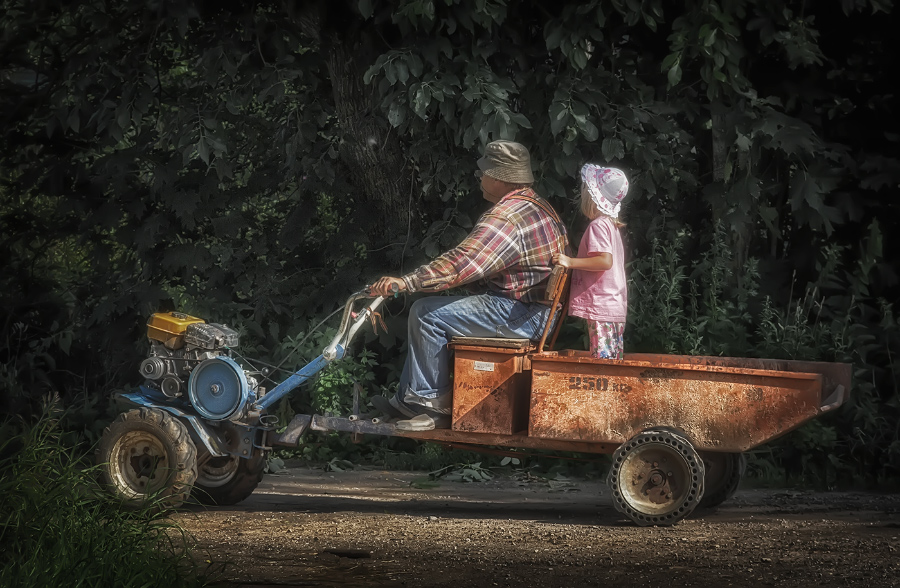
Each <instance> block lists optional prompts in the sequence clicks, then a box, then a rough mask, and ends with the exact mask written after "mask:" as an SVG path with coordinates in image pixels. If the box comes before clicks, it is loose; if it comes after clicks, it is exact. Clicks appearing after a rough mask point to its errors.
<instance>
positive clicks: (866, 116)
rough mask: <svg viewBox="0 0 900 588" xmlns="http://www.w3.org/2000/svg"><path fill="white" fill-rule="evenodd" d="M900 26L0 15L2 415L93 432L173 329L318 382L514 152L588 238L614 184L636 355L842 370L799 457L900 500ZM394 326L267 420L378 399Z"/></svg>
mask: <svg viewBox="0 0 900 588" xmlns="http://www.w3.org/2000/svg"><path fill="white" fill-rule="evenodd" d="M897 24H898V23H897V14H896V11H894V10H893V9H892V6H891V5H890V3H886V2H883V1H881V0H853V1H849V0H848V1H845V2H819V3H808V2H798V1H789V2H770V1H765V2H749V1H747V0H738V1H734V2H727V3H722V2H708V1H702V2H700V1H697V0H692V1H689V2H686V3H682V4H678V5H674V4H671V3H664V2H661V1H660V0H648V1H644V2H633V1H630V0H629V1H623V0H614V1H612V2H600V1H599V0H589V1H582V2H570V1H567V2H549V1H548V0H538V1H536V2H529V3H515V2H504V1H502V0H484V1H479V2H474V3H473V2H463V1H461V0H446V1H444V2H431V1H428V0H414V1H408V0H404V1H402V2H401V1H396V0H365V1H362V2H360V1H357V0H343V1H335V2H326V1H324V0H318V1H311V2H303V3H295V4H288V5H283V4H279V3H270V2H262V3H254V4H249V5H238V4H227V5H219V4H215V5H213V4H210V3H197V2H192V1H188V2H183V3H180V4H168V3H167V4H164V5H158V6H157V5H156V4H147V3H140V2H134V1H124V2H117V3H106V2H100V1H99V0H75V1H73V2H67V3H64V4H59V3H40V2H38V3H33V2H30V3H26V2H24V1H23V0H0V47H2V51H3V54H4V56H5V57H6V59H5V60H4V65H3V66H2V69H0V122H2V125H3V128H4V130H5V139H6V140H5V141H4V142H3V144H2V145H0V235H2V237H0V258H2V259H4V264H3V265H2V266H0V324H2V325H3V329H2V333H3V337H2V338H0V398H2V399H3V400H4V401H5V405H4V406H2V409H3V410H5V411H10V412H23V411H25V412H27V411H29V410H31V411H34V410H35V407H36V404H37V402H36V401H37V399H38V398H40V397H41V395H43V394H44V393H46V392H48V391H59V392H60V393H61V394H62V396H63V397H64V398H65V399H66V401H67V402H69V403H73V404H74V403H76V402H77V403H80V404H81V406H82V407H83V414H84V417H85V418H83V419H81V422H74V421H73V423H72V426H73V428H77V429H79V430H82V431H85V432H86V434H87V435H90V434H93V433H92V432H91V427H90V422H91V421H90V420H89V416H90V415H92V414H95V413H96V417H97V418H96V420H95V421H94V422H99V421H102V419H103V418H104V417H105V416H106V414H105V413H108V412H109V408H108V401H107V400H108V397H109V396H110V395H111V394H112V392H113V391H115V390H119V389H122V388H126V387H128V386H131V385H133V384H135V383H137V381H138V380H139V376H138V373H137V366H138V364H139V362H140V359H141V358H142V356H143V355H144V354H145V353H146V344H145V343H144V341H145V339H144V337H145V326H144V323H145V321H146V319H147V317H148V316H149V314H151V313H152V312H156V311H165V310H175V309H177V310H182V311H185V312H188V313H190V314H193V315H195V316H201V317H204V318H206V319H208V320H212V321H216V322H224V323H227V324H229V325H232V326H236V327H237V328H239V329H240V330H241V335H242V348H241V350H240V352H241V353H242V354H243V355H245V356H246V357H247V358H255V359H259V360H261V361H263V362H265V363H269V364H272V365H277V364H278V363H280V362H281V361H282V360H284V358H285V357H286V356H287V353H288V352H289V351H290V349H291V348H292V347H291V346H292V345H294V346H298V345H299V346H300V347H302V348H303V349H301V350H300V351H298V354H299V355H298V358H299V357H301V356H302V357H303V358H304V359H307V360H308V359H310V358H312V357H315V356H316V355H318V352H319V351H320V350H321V348H322V346H323V340H324V339H327V335H323V336H322V337H317V338H314V337H312V336H308V334H309V333H310V332H311V331H313V330H315V329H314V328H313V327H312V325H315V324H317V323H318V322H319V321H320V320H321V318H322V317H325V316H327V315H328V314H329V313H331V312H332V311H333V310H334V309H336V308H337V307H338V306H339V304H340V302H341V301H342V300H343V299H344V298H345V297H346V296H347V295H348V294H349V293H350V292H351V291H354V290H357V289H359V287H360V286H361V285H362V284H364V283H366V282H367V281H372V279H373V278H375V277H377V276H379V275H383V274H388V273H393V274H399V273H403V272H406V271H409V270H411V269H413V268H414V267H415V266H416V265H417V264H418V263H420V262H422V261H425V260H427V259H428V258H429V257H433V256H435V255H437V254H439V253H440V252H441V251H442V250H445V249H447V248H449V247H452V246H453V245H455V244H456V243H457V242H458V241H459V240H460V239H461V237H462V236H463V235H464V234H465V233H466V231H467V230H468V229H470V228H471V226H472V224H473V222H474V221H475V219H476V218H477V217H478V214H479V212H480V211H481V210H483V209H484V203H483V201H482V199H481V197H480V194H479V193H478V190H477V187H476V184H475V180H474V179H473V178H472V176H471V171H470V170H471V169H473V165H474V164H473V162H474V160H475V158H476V157H477V156H478V153H479V151H480V148H481V146H482V145H483V144H484V143H486V142H487V141H490V140H493V139H500V138H508V139H515V140H518V141H521V142H523V143H525V144H527V145H528V146H529V148H530V149H531V153H532V157H533V163H534V168H535V175H536V178H537V184H536V188H537V190H538V192H540V193H541V194H542V195H544V196H546V197H548V199H550V200H551V202H552V203H553V204H554V205H555V206H556V207H557V208H558V209H559V210H560V212H561V214H562V217H563V218H564V219H565V220H566V221H567V222H568V224H569V225H570V226H571V227H572V228H573V229H574V230H573V231H572V232H573V235H575V236H577V232H578V231H577V229H578V228H579V227H580V226H582V224H583V222H584V220H583V219H581V218H580V217H579V213H578V210H577V206H576V205H575V204H574V203H573V202H572V200H571V195H572V194H573V192H574V191H575V190H576V188H577V185H578V170H579V168H580V166H581V165H582V164H583V163H585V162H587V161H594V162H602V163H607V164H610V165H615V166H617V167H620V168H622V169H624V170H625V171H626V172H627V173H628V175H629V179H630V185H631V188H630V193H629V197H628V200H627V201H626V216H627V220H628V228H627V243H628V249H629V254H630V259H631V261H632V263H631V302H632V308H631V311H630V316H631V317H632V319H631V320H630V324H629V326H628V331H627V332H628V334H627V335H626V337H627V339H626V345H627V346H628V347H629V349H634V350H646V351H667V352H672V353H704V354H713V355H719V354H725V355H738V356H742V355H750V356H753V355H760V356H767V357H798V358H801V357H802V358H807V359H812V358H819V359H826V360H840V361H852V362H853V363H854V366H855V370H856V373H855V378H854V384H855V387H854V390H853V396H852V397H851V400H850V402H849V403H848V405H847V406H846V407H845V408H843V409H842V410H841V411H840V412H839V413H838V414H837V415H834V416H833V417H829V418H828V419H825V420H824V421H823V423H822V426H825V427H831V428H832V429H833V430H834V431H835V432H836V436H835V438H834V439H835V441H834V443H833V444H831V441H830V440H829V439H831V438H830V437H828V436H823V435H813V436H812V437H811V439H812V440H813V441H811V442H812V443H814V444H818V446H819V447H820V448H822V450H823V451H827V452H828V456H832V457H834V458H836V459H838V461H839V463H840V464H841V467H844V466H846V465H848V464H850V465H852V467H853V471H854V475H856V476H858V477H859V478H861V479H868V480H877V479H880V478H882V477H884V476H893V475H896V468H897V467H898V466H900V442H898V438H897V431H896V429H895V427H894V426H893V425H892V423H893V422H896V417H897V416H898V415H897V410H898V403H900V396H898V390H897V386H896V382H897V368H896V365H895V362H894V357H895V356H896V355H897V353H898V349H900V336H898V323H897V319H896V316H895V315H894V309H893V307H892V302H893V301H894V300H896V299H897V297H898V296H897V295H898V280H897V270H898V266H897V261H896V259H893V258H892V257H890V255H888V254H886V252H890V251H892V250H893V249H895V248H896V247H895V246H894V244H893V243H892V240H893V239H896V235H897V234H900V231H898V229H900V227H898V220H897V219H900V214H897V212H898V210H897V206H898V204H897V201H896V199H895V198H892V197H891V194H892V192H891V190H892V189H893V188H895V187H896V186H897V185H898V183H900V154H898V145H900V129H898V128H897V119H896V116H895V112H894V106H893V104H894V102H895V100H894V91H893V87H892V85H891V84H890V78H889V76H888V77H885V76H884V75H883V72H885V71H894V70H895V69H896V55H897V54H898V51H897V50H896V49H897V47H896V43H897V41H896V39H897V36H896V34H895V31H896V29H897ZM399 304H402V303H396V304H394V305H393V306H392V308H391V309H389V310H392V311H393V316H390V314H391V313H387V314H386V319H387V322H388V325H389V327H391V334H390V335H384V334H381V335H379V336H377V337H376V336H374V335H367V337H366V339H365V340H364V341H362V344H361V345H360V346H359V347H355V348H354V349H353V350H351V352H350V354H349V356H350V357H349V358H348V359H347V360H345V361H344V362H343V363H340V364H335V365H334V366H332V367H331V368H329V370H328V371H327V372H326V373H324V374H322V376H321V377H320V378H318V379H317V380H316V381H315V382H312V383H311V384H310V385H309V386H307V387H306V388H305V389H304V390H302V391H300V393H299V394H295V398H292V400H291V402H293V403H294V404H295V406H293V407H292V406H290V405H289V404H288V403H286V404H285V405H284V406H282V407H281V409H280V410H281V413H282V414H281V416H282V417H284V418H287V417H289V416H290V414H291V411H293V410H297V409H302V410H309V409H315V410H321V411H333V412H345V411H346V409H347V407H348V403H349V401H350V389H349V384H350V382H352V381H353V380H357V381H360V382H362V383H363V384H364V388H365V392H366V394H371V393H380V392H382V391H384V390H385V389H387V388H389V387H390V386H391V385H392V384H393V382H395V381H396V377H397V372H398V371H399V370H398V369H397V366H398V365H399V363H400V360H401V356H400V350H401V349H402V343H403V339H404V337H403V335H402V333H403V332H404V326H403V316H404V313H405V310H406V309H405V308H399V307H398V306H399ZM288 337H296V338H294V339H288ZM300 337H308V341H307V340H306V339H304V343H303V344H302V345H300V341H301V339H300ZM580 338H581V334H580V332H579V330H578V327H576V326H573V325H572V324H569V325H566V328H565V330H564V332H563V334H562V336H561V342H562V343H563V344H564V345H568V344H570V342H571V343H577V342H578V341H579V339H580ZM307 343H308V344H307ZM376 357H377V358H378V360H377V362H376V360H375V358H376ZM298 358H294V359H293V361H292V363H286V364H285V366H286V367H291V368H293V367H296V366H297V365H301V364H302V363H303V362H302V361H301V360H300V359H298ZM281 375H283V374H281V373H277V374H273V376H272V377H273V378H278V377H279V376H281ZM271 384H272V383H271V382H267V383H266V385H271ZM97 395H102V396H103V398H102V399H100V400H96V401H95V400H93V397H95V396H97ZM816 426H819V425H816ZM343 443H344V442H343V441H341V442H338V441H336V440H334V439H332V438H331V437H328V436H323V437H322V438H320V439H318V440H317V441H314V443H313V445H314V447H313V446H307V447H306V449H310V451H311V452H312V453H314V454H315V453H318V452H319V451H324V450H326V449H327V450H328V452H331V453H338V454H340V453H341V452H346V453H347V456H351V457H352V456H354V455H355V454H354V453H353V452H356V451H359V449H358V448H357V447H355V446H354V447H350V446H349V444H348V445H346V446H345V445H342V444H343ZM388 445H390V444H388ZM310 447H312V448H310ZM779 447H783V446H779ZM335 456H336V455H327V456H325V455H322V456H319V457H320V458H322V459H325V461H328V460H329V459H331V457H335ZM423 459H424V458H423ZM760 459H762V457H761V458H760ZM766 459H768V458H766ZM772 459H779V458H778V455H777V454H773V457H772ZM791 459H793V458H791ZM830 459H831V457H829V459H828V460H826V459H819V458H816V459H812V461H807V462H806V463H804V464H800V466H797V467H799V469H800V470H802V471H803V472H807V473H809V472H813V470H816V471H819V470H821V471H825V470H828V471H830V472H831V473H830V474H828V475H827V476H825V475H820V474H816V476H818V478H817V479H820V480H825V479H833V474H834V472H835V471H838V470H839V469H840V468H838V467H837V466H835V465H834V464H833V463H832V462H831V461H830ZM798 463H799V462H798ZM829 463H832V465H828V464H829ZM781 465H783V466H784V467H788V466H787V465H786V464H781ZM779 467H781V466H779ZM791 467H793V466H791ZM829 468H832V469H831V470H829ZM820 473H821V472H820ZM810 476H811V477H813V476H812V474H810ZM829 476H830V477H829Z"/></svg>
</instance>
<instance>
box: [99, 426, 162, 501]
mask: <svg viewBox="0 0 900 588" xmlns="http://www.w3.org/2000/svg"><path fill="white" fill-rule="evenodd" d="M113 457H114V459H112V460H111V462H110V466H111V474H112V475H113V476H114V477H115V478H116V479H117V480H118V481H119V482H121V484H122V487H124V488H128V489H129V490H130V491H131V493H132V494H133V495H134V496H135V497H137V496H142V495H145V494H148V493H151V492H153V491H155V490H157V489H159V488H161V487H162V486H163V485H164V484H165V480H166V479H167V477H168V475H167V471H168V470H169V464H168V460H167V455H166V450H165V447H164V446H163V445H162V443H161V442H160V441H159V439H157V438H156V437H155V436H154V435H152V434H150V433H147V432H145V431H131V432H129V433H126V434H124V435H122V436H121V437H120V438H119V440H118V441H117V442H116V444H115V446H114V447H113Z"/></svg>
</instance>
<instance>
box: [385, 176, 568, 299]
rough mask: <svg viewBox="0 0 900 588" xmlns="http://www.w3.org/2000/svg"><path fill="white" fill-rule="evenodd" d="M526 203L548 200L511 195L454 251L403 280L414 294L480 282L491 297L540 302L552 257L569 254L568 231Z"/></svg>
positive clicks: (530, 194) (529, 193) (527, 190)
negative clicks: (494, 295) (496, 295)
mask: <svg viewBox="0 0 900 588" xmlns="http://www.w3.org/2000/svg"><path fill="white" fill-rule="evenodd" d="M526 198H532V199H534V200H537V201H540V202H541V203H543V204H544V205H545V206H546V208H547V210H553V207H552V206H550V205H549V204H548V203H547V202H546V201H545V200H543V199H542V198H541V197H540V196H538V195H537V194H536V193H535V192H534V191H533V190H531V189H530V188H525V189H523V190H518V191H516V192H510V193H509V194H507V195H506V196H504V197H503V198H501V199H500V201H499V202H498V203H497V204H495V205H494V206H493V207H492V208H491V209H490V210H488V211H487V212H485V213H484V214H483V215H482V216H481V218H480V219H478V222H477V223H476V224H475V227H474V228H473V229H472V232H471V233H469V235H468V236H467V237H466V238H465V239H464V240H463V242H462V243H460V244H459V245H457V246H456V247H455V248H453V249H451V250H450V251H448V252H446V253H444V254H443V255H441V256H440V257H438V258H436V259H435V260H434V261H432V262H431V263H429V264H426V265H423V266H422V267H420V268H418V269H416V270H415V271H413V272H411V273H409V274H407V275H405V276H403V281H404V282H406V287H407V288H408V289H409V291H410V292H439V291H441V290H447V289H448V288H453V287H455V286H461V285H463V284H471V283H472V282H479V281H480V282H481V284H480V285H482V286H484V288H486V289H487V290H488V291H491V292H495V293H497V294H500V295H502V296H506V297H508V298H514V299H516V300H521V301H522V302H536V301H538V300H541V299H542V298H543V296H544V291H545V289H546V284H544V283H543V282H545V280H546V279H547V276H549V275H550V270H551V269H552V267H551V266H552V261H551V257H552V255H553V254H554V253H566V252H567V251H568V236H567V235H566V228H565V226H563V224H562V223H561V222H559V220H558V218H559V217H556V218H553V217H554V216H556V215H555V213H554V215H553V216H551V215H549V214H548V213H547V212H546V211H545V210H543V209H542V208H541V207H540V206H538V205H536V204H534V203H533V202H530V201H528V200H527V199H526Z"/></svg>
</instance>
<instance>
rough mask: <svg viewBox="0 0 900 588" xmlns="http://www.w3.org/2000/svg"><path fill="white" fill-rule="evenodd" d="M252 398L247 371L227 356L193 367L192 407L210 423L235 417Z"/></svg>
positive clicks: (189, 386) (189, 388) (190, 381)
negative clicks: (249, 398) (245, 372)
mask: <svg viewBox="0 0 900 588" xmlns="http://www.w3.org/2000/svg"><path fill="white" fill-rule="evenodd" d="M249 395H250V386H249V385H248V383H247V376H246V375H245V374H244V370H242V369H241V366H239V365H238V364H237V362H235V361H234V360H233V359H231V358H230V357H226V356H219V357H213V358H210V359H207V360H205V361H203V362H202V363H200V365H198V366H197V367H196V368H194V370H193V371H192V372H191V377H190V380H189V381H188V397H189V398H190V400H191V405H193V407H194V408H195V409H196V410H197V412H198V413H200V415H201V416H203V417H205V418H208V419H210V420H215V421H218V420H224V419H227V418H230V417H232V416H233V415H235V413H237V412H238V411H239V410H240V409H241V408H242V407H243V406H244V405H245V404H246V403H247V398H248V397H249Z"/></svg>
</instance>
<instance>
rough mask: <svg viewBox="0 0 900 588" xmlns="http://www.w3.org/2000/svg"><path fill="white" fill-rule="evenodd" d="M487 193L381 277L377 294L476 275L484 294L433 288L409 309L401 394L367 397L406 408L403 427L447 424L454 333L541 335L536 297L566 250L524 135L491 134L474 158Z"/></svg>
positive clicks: (392, 410) (387, 408)
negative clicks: (430, 248) (396, 272)
mask: <svg viewBox="0 0 900 588" xmlns="http://www.w3.org/2000/svg"><path fill="white" fill-rule="evenodd" d="M478 168H479V170H478V171H476V173H475V175H476V176H477V177H480V178H481V191H482V195H483V196H484V199H485V200H487V201H488V202H490V203H491V204H493V206H492V207H491V208H490V210H488V211H487V212H485V213H484V214H483V215H482V216H481V218H480V219H478V222H477V223H476V224H475V227H474V228H473V229H472V232H471V233H469V235H468V236H467V237H466V238H465V239H464V240H463V242H462V243H460V244H459V245H458V246H457V247H455V248H453V249H451V250H450V251H447V252H446V253H444V254H443V255H441V256H440V257H438V258H437V259H435V260H434V261H432V262H431V263H429V264H426V265H423V266H421V267H420V268H418V269H416V270H415V271H413V272H411V273H409V274H406V275H405V276H403V277H400V278H392V277H383V278H381V279H379V280H378V281H377V282H375V284H374V285H373V286H372V288H371V291H372V293H373V294H376V295H380V296H387V295H390V294H391V293H392V292H393V291H394V290H395V289H396V290H399V291H400V292H440V291H442V290H447V289H449V288H453V287H456V286H461V285H464V284H472V283H473V282H478V283H479V285H481V286H482V290H486V293H484V294H477V295H471V296H434V297H429V298H422V299H419V300H417V301H416V302H415V303H413V305H412V307H411V308H410V312H409V327H408V328H409V340H408V344H409V355H408V356H407V358H406V363H405V364H404V367H403V373H402V374H401V376H400V387H399V388H398V390H397V394H396V395H395V396H394V397H393V398H391V399H390V401H387V399H385V398H383V397H376V398H374V399H373V404H374V405H375V407H376V408H378V409H380V410H382V411H383V412H387V413H389V414H391V415H392V416H396V417H399V418H403V417H405V418H404V420H400V421H398V422H397V423H396V426H397V428H398V429H400V430H407V431H427V430H430V429H434V428H449V427H450V415H451V413H452V407H453V405H452V400H453V397H452V389H451V383H450V375H451V371H452V370H451V366H450V350H449V348H448V347H447V343H449V341H450V339H451V338H452V337H505V338H529V339H539V338H540V336H541V333H542V330H543V326H544V324H545V323H546V321H547V318H548V314H549V312H550V308H549V307H548V306H546V305H545V304H542V303H541V302H540V300H541V299H542V297H543V294H544V290H545V288H546V280H547V277H548V276H549V275H550V270H551V266H552V264H551V258H552V257H553V255H554V254H558V253H565V252H566V251H567V250H568V237H567V235H566V229H565V227H564V226H563V224H562V223H561V222H560V220H559V217H558V216H557V214H556V212H554V210H553V208H552V207H551V206H550V205H549V204H548V203H547V202H546V201H545V200H544V199H543V198H541V197H540V196H538V195H537V194H536V193H535V192H534V191H533V190H532V189H531V185H532V183H534V176H533V175H532V173H531V158H530V156H529V153H528V149H526V148H525V146H524V145H521V144H519V143H514V142H512V141H493V142H492V143H489V144H488V145H487V146H486V147H485V149H484V156H483V157H481V159H479V160H478Z"/></svg>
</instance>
